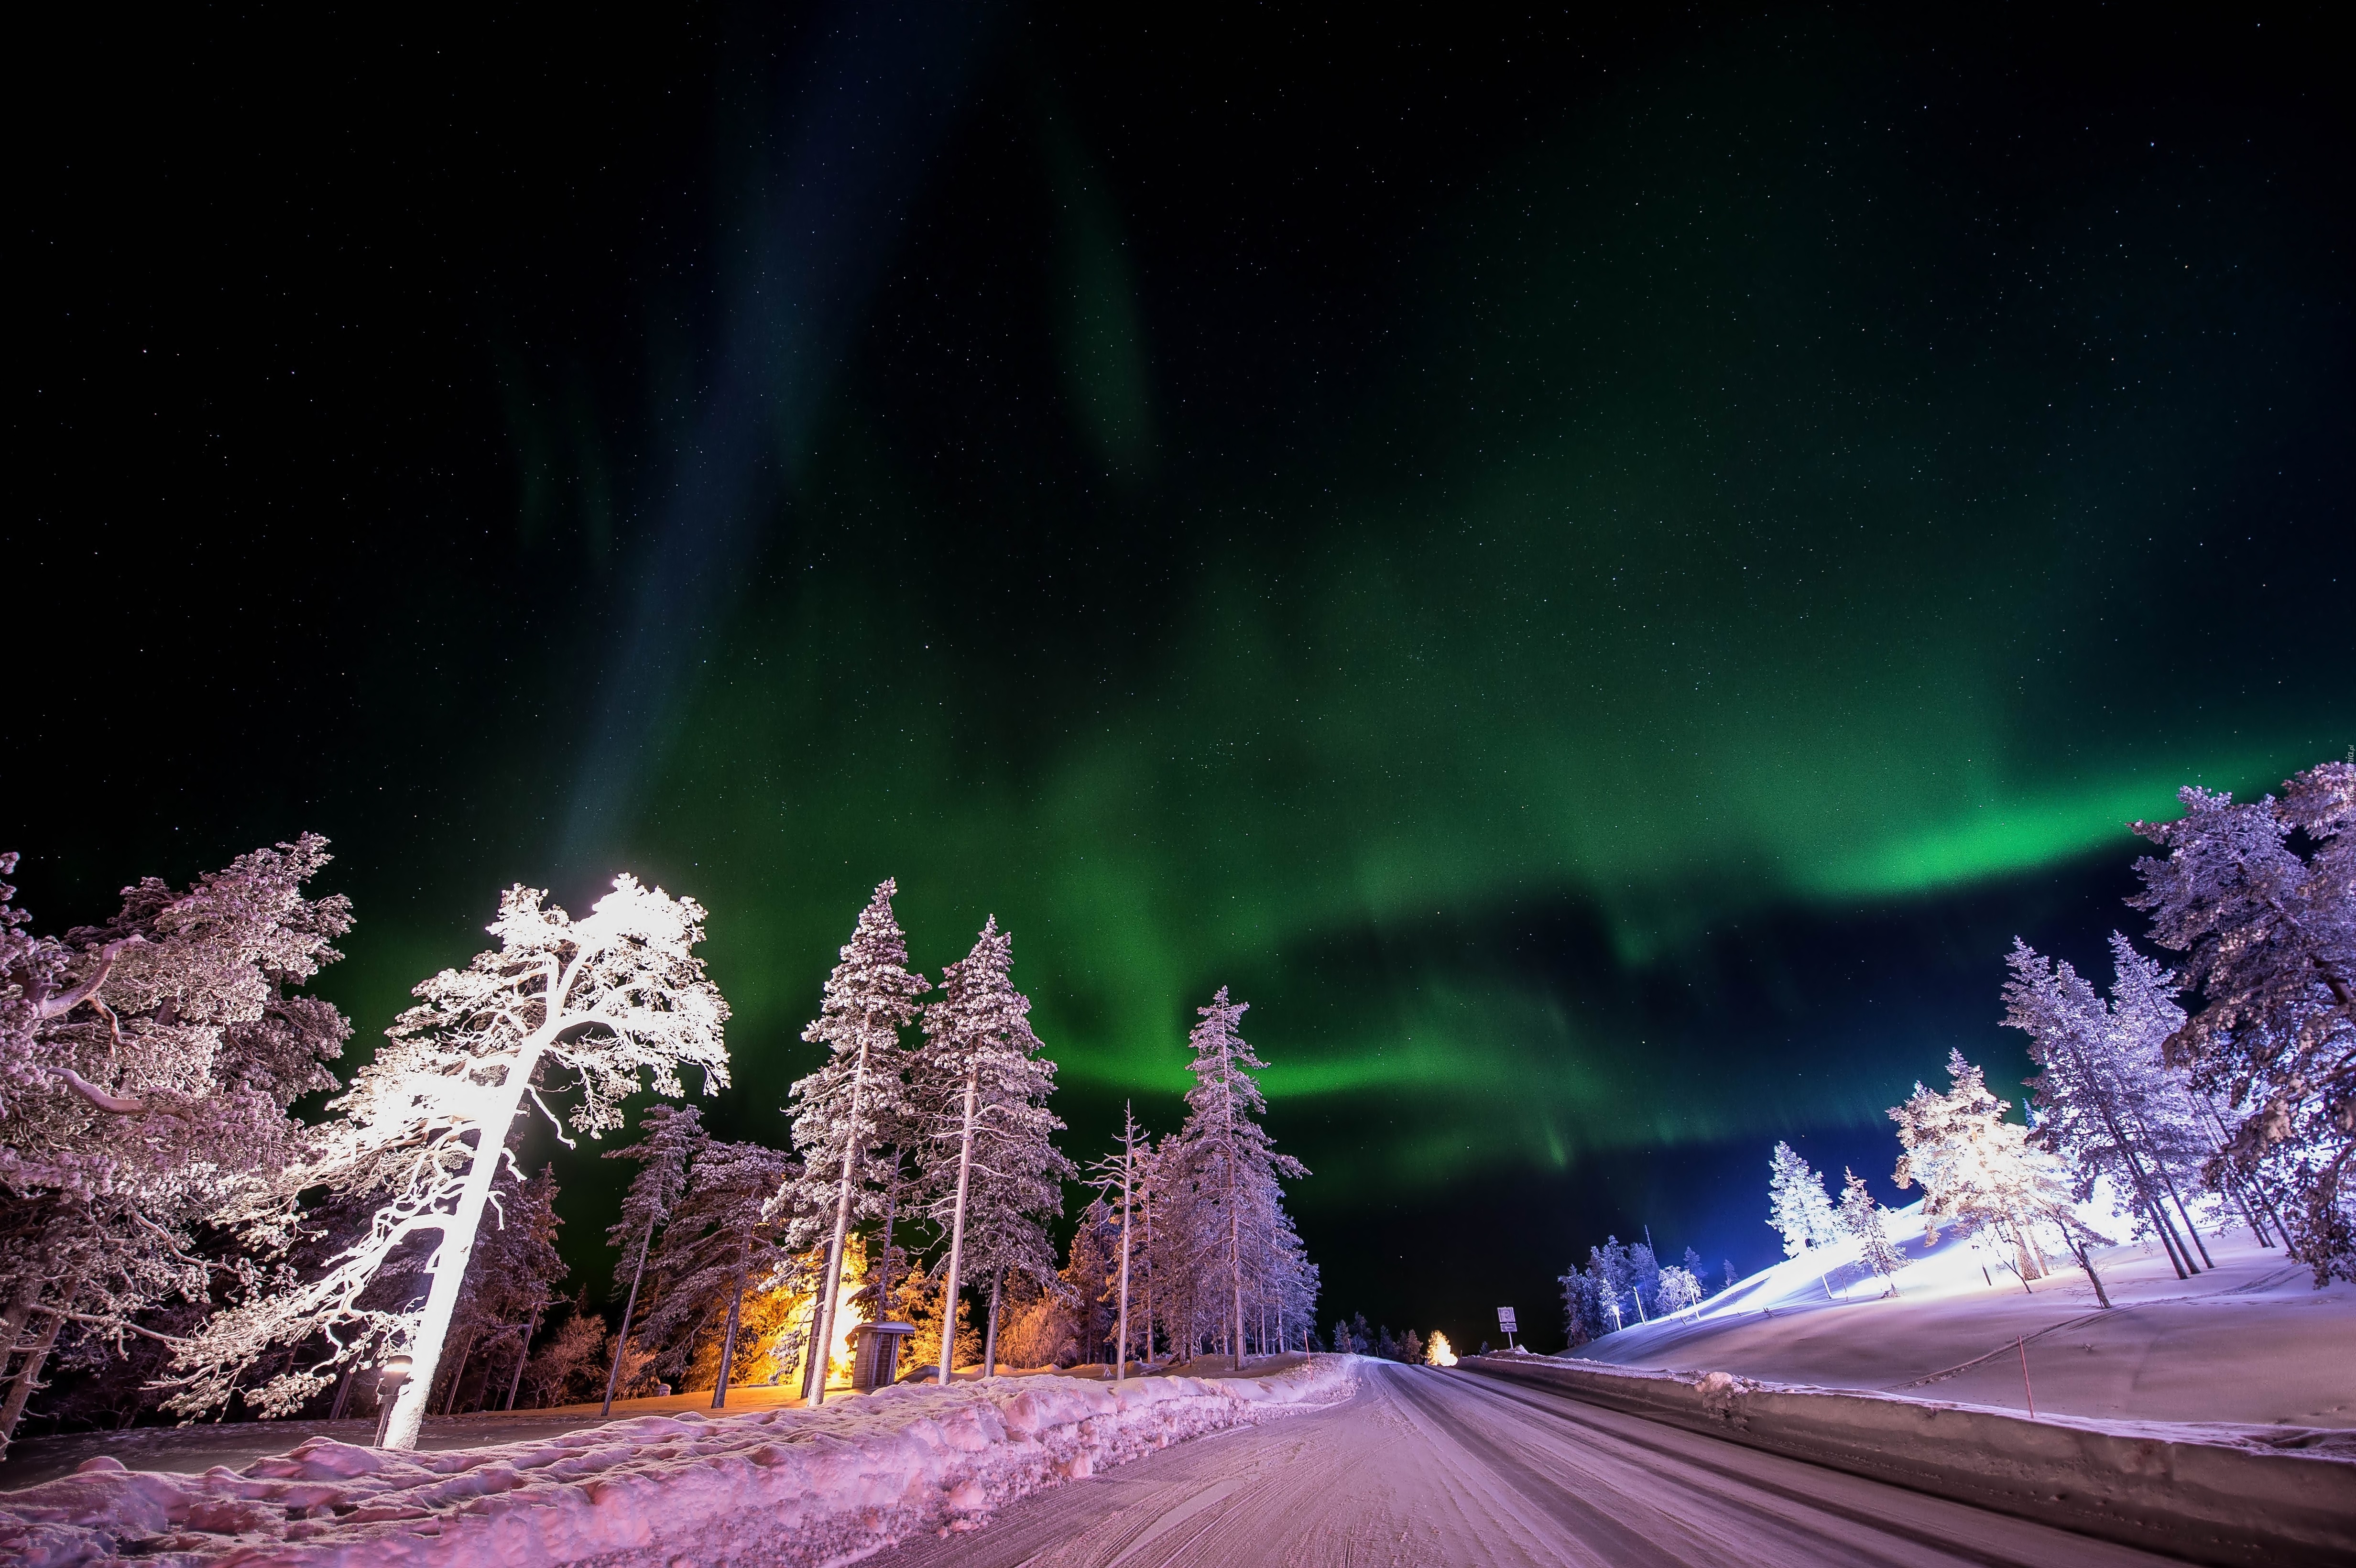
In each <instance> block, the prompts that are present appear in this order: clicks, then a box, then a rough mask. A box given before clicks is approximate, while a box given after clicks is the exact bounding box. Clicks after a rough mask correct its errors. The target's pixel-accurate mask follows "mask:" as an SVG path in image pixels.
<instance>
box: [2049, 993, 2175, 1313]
mask: <svg viewBox="0 0 2356 1568" xmlns="http://www.w3.org/2000/svg"><path fill="white" fill-rule="evenodd" d="M2070 1054H2071V1056H2072V1058H2074V1059H2075V1060H2076V1061H2077V1063H2078V1076H2079V1078H2080V1079H2081V1080H2082V1081H2083V1083H2085V1084H2086V1086H2087V1087H2088V1088H2089V1089H2091V1090H2093V1091H2094V1108H2095V1109H2096V1110H2098V1111H2100V1112H2101V1113H2102V1114H2103V1126H2104V1130H2105V1131H2107V1132H2108V1133H2109V1134H2110V1135H2111V1142H2112V1144H2113V1145H2114V1146H2115V1147H2117V1149H2118V1151H2119V1157H2120V1158H2122V1159H2124V1160H2126V1165H2127V1173H2128V1174H2129V1175H2130V1176H2131V1177H2133V1178H2134V1179H2135V1187H2136V1196H2137V1197H2139V1198H2141V1199H2142V1200H2143V1205H2144V1207H2145V1208H2146V1209H2147V1210H2148V1211H2150V1212H2151V1215H2152V1218H2153V1220H2154V1221H2156V1223H2157V1224H2158V1229H2159V1231H2160V1232H2161V1244H2162V1245H2163V1246H2164V1247H2166V1248H2167V1250H2168V1261H2169V1264H2171V1265H2172V1266H2173V1267H2174V1268H2175V1270H2176V1277H2177V1278H2179V1279H2190V1278H2191V1277H2192V1275H2191V1274H2188V1273H2186V1272H2185V1269H2186V1265H2187V1264H2190V1262H2191V1261H2192V1260H2191V1254H2190V1253H2185V1254H2184V1255H2183V1256H2181V1257H2179V1255H2178V1249H2179V1247H2180V1246H2181V1244H2182V1243H2179V1242H2178V1241H2177V1240H2176V1237H2175V1234H2174V1232H2171V1231H2170V1230H2169V1225H2168V1216H2167V1214H2166V1213H2165V1212H2163V1211H2161V1209H2160V1206H2159V1194H2158V1193H2157V1192H2155V1191H2153V1190H2152V1185H2151V1179H2149V1178H2148V1177H2147V1176H2145V1175H2144V1173H2143V1165H2142V1162H2141V1161H2139V1160H2137V1159H2136V1154H2135V1146H2134V1145H2132V1144H2130V1143H2129V1142H2128V1141H2127V1135H2126V1128H2124V1127H2122V1126H2120V1125H2119V1114H2118V1107H2116V1106H2115V1105H2114V1104H2111V1098H2110V1096H2109V1094H2107V1093H2104V1090H2103V1089H2102V1087H2101V1085H2100V1083H2098V1082H2097V1080H2096V1078H2095V1075H2094V1065H2093V1063H2091V1062H2089V1061H2087V1060H2086V1053H2085V1052H2084V1051H2082V1050H2080V1049H2079V1047H2078V1044H2077V1042H2076V1041H2075V1040H2072V1042H2071V1045H2070ZM2199 1272H2200V1271H2199V1270H2197V1269H2195V1270H2193V1271H2192V1273H2193V1274H2197V1273H2199Z"/></svg>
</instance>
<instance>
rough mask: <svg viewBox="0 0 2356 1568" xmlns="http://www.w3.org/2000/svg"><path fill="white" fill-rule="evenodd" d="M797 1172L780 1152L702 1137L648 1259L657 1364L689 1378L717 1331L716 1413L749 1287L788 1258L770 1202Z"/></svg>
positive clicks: (650, 1338)
mask: <svg viewBox="0 0 2356 1568" xmlns="http://www.w3.org/2000/svg"><path fill="white" fill-rule="evenodd" d="M797 1174H798V1172H797V1170H796V1168H795V1166H794V1162H793V1161H792V1160H791V1159H790V1158H789V1157H787V1156H786V1155H784V1154H782V1153H780V1152H778V1151H777V1150H776V1149H773V1148H765V1147H762V1146H761V1145H759V1144H749V1143H744V1144H739V1143H722V1142H720V1141H719V1140H717V1139H714V1138H707V1139H705V1140H703V1141H702V1142H701V1144H699V1145H698V1146H697V1147H696V1149H695V1154H694V1161H693V1163H692V1164H691V1165H690V1166H689V1168H688V1178H687V1190H686V1192H685V1193H684V1194H683V1195H682V1196H681V1197H680V1200H679V1203H678V1206H677V1207H676V1208H675V1209H674V1210H673V1211H672V1212H671V1217H670V1220H669V1223H667V1224H665V1225H664V1226H663V1228H662V1236H661V1239H660V1240H659V1242H658V1243H656V1245H655V1250H654V1256H653V1257H652V1258H651V1259H650V1260H649V1261H648V1273H649V1274H651V1275H652V1276H653V1278H654V1281H655V1292H654V1296H655V1305H654V1309H653V1310H652V1311H650V1312H649V1313H648V1315H647V1318H646V1322H645V1325H644V1326H643V1327H642V1328H640V1329H639V1331H638V1337H639V1339H641V1340H642V1341H643V1342H644V1343H645V1344H646V1345H647V1347H648V1349H654V1350H655V1351H656V1364H657V1366H658V1367H659V1368H661V1369H662V1370H663V1371H664V1373H665V1374H666V1375H673V1376H678V1377H680V1380H681V1381H684V1377H683V1375H684V1373H685V1371H686V1370H687V1367H688V1365H689V1363H690V1362H691V1361H692V1360H694V1359H695V1354H696V1351H697V1350H698V1349H699V1348H701V1345H702V1344H703V1343H705V1342H706V1341H707V1340H710V1339H714V1338H716V1339H718V1341H719V1346H720V1357H719V1368H718V1381H716V1382H715V1383H714V1385H713V1388H712V1408H713V1409H714V1410H718V1409H721V1408H723V1406H725V1405H726V1403H727V1402H728V1381H729V1371H730V1368H731V1366H732V1364H733V1362H734V1359H735V1351H736V1330H737V1323H738V1318H739V1316H740V1314H741V1312H742V1310H743V1307H744V1293H745V1291H746V1290H748V1289H750V1288H753V1287H755V1286H756V1285H763V1284H766V1283H768V1282H770V1281H771V1280H773V1279H775V1278H776V1276H777V1275H778V1274H779V1273H780V1271H781V1270H783V1269H784V1268H785V1266H786V1265H787V1257H786V1254H785V1253H782V1252H780V1251H779V1250H778V1248H777V1245H776V1232H777V1227H776V1226H775V1225H774V1224H773V1223H772V1222H771V1216H772V1215H773V1214H774V1212H775V1211H774V1209H773V1208H772V1207H771V1205H770V1200H771V1198H773V1197H774V1196H775V1195H776V1191H777V1189H779V1188H780V1187H782V1186H784V1185H785V1184H786V1183H787V1181H789V1180H791V1179H793V1178H794V1177H795V1176H796V1175H797Z"/></svg>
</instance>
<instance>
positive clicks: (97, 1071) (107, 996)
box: [0, 834, 352, 1453]
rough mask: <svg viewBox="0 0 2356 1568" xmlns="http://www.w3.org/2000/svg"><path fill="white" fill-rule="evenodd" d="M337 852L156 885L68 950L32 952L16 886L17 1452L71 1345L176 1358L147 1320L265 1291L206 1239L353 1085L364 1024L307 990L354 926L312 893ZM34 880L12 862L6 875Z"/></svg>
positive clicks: (4, 1227)
mask: <svg viewBox="0 0 2356 1568" xmlns="http://www.w3.org/2000/svg"><path fill="white" fill-rule="evenodd" d="M329 859H330V857H329V856H328V854H327V840H326V839H324V838H321V837H318V836H317V835H316V834H305V835H304V836H303V837H301V838H299V839H297V840H296V841H295V842H294V843H292V844H281V845H279V846H277V847H276V848H269V849H258V850H255V851H254V852H253V853H252V854H249V855H244V856H241V857H240V858H239V859H237V860H235V861H234V862H232V863H231V864H230V866H229V867H228V868H226V869H222V870H220V871H215V872H211V873H209V874H208V875H206V876H203V877H200V878H198V880H197V881H196V882H195V883H194V884H193V885H191V886H190V887H189V888H188V889H187V891H175V890H174V889H172V888H169V887H167V886H166V885H165V884H164V883H163V882H161V881H159V880H156V879H155V878H153V877H150V878H147V879H145V880H142V881H140V882H138V883H137V884H135V885H134V886H132V887H128V888H125V889H123V905H122V908H121V910H120V912H118V913H117V914H116V915H115V916H114V918H113V919H112V920H111V921H109V922H108V923H105V924H104V925H100V926H91V927H83V928H80V929H77V930H74V931H71V932H69V933H66V935H65V936H64V937H62V938H59V937H47V936H37V935H35V934H33V933H32V932H31V931H30V930H29V926H30V923H31V922H30V919H29V917H28V915H27V913H26V912H25V911H23V910H21V909H19V908H18V907H16V902H15V891H16V890H15V889H14V888H12V887H10V886H8V885H7V884H6V883H5V882H0V1193H5V1201H0V1386H5V1394H4V1395H0V1453H5V1451H6V1447H7V1440H8V1436H9V1435H10V1434H11V1433H12V1432H13V1431H14V1430H15V1428H16V1422H17V1420H18V1418H19V1417H20V1416H21V1415H22V1414H23V1413H24V1411H25V1408H26V1403H27V1400H28V1399H29V1397H30V1396H31V1394H32V1392H34V1390H35V1389H36V1388H37V1387H38V1386H40V1379H41V1372H42V1370H43V1367H44V1365H45V1363H46V1362H47V1360H48V1357H49V1355H50V1353H51V1351H52V1350H54V1349H57V1348H58V1347H59V1344H60V1343H61V1342H62V1343H64V1344H65V1345H66V1346H68V1347H69V1348H71V1347H72V1346H73V1344H74V1340H75V1339H84V1340H96V1341H103V1342H106V1343H109V1344H111V1345H112V1347H113V1348H114V1349H115V1350H116V1351H118V1352H119V1351H120V1350H121V1349H122V1348H123V1346H124V1345H125V1343H126V1342H127V1341H126V1339H125V1337H126V1336H134V1335H135V1336H139V1337H141V1338H143V1339H147V1340H150V1341H155V1340H162V1341H164V1342H165V1343H166V1344H167V1345H171V1346H173V1347H174V1348H175V1349H177V1341H176V1340H173V1339H169V1338H168V1337H166V1336H163V1335H159V1334H157V1333H155V1331H154V1330H153V1329H152V1328H147V1327H144V1326H143V1325H142V1324H141V1323H140V1322H139V1318H140V1317H142V1315H144V1314H145V1313H146V1312H148V1311H149V1310H150V1309H151V1308H154V1307H160V1306H162V1305H164V1304H165V1303H166V1302H167V1301H169V1300H172V1299H173V1298H176V1297H177V1298H178V1299H179V1300H181V1301H183V1302H187V1303H193V1304H197V1305H198V1306H206V1305H209V1303H210V1302H211V1301H212V1300H213V1299H215V1291H216V1286H226V1287H227V1288H228V1289H230V1291H236V1290H241V1289H251V1288H253V1287H254V1286H255V1285H256V1283H257V1282H256V1278H255V1276H254V1275H253V1274H252V1272H251V1270H250V1268H249V1266H248V1265H247V1264H246V1263H245V1262H244V1260H242V1259H241V1258H239V1257H237V1256H236V1255H235V1254H234V1253H229V1254H228V1255H226V1256H224V1255H222V1249H221V1248H219V1247H216V1246H213V1245H212V1244H210V1243H200V1242H199V1235H200V1232H202V1231H203V1229H204V1228H205V1227H207V1226H209V1225H213V1224H216V1223H218V1222H219V1221H222V1220H223V1219H224V1218H225V1217H228V1216H230V1215H232V1214H233V1213H235V1212H236V1211H238V1209H239V1207H240V1206H241V1204H243V1203H245V1202H247V1201H248V1200H251V1199H252V1196H253V1194H254V1192H255V1190H256V1189H257V1188H258V1187H260V1186H261V1185H262V1184H264V1183H266V1182H268V1181H269V1180H271V1179H273V1178H274V1177H275V1175H276V1174H277V1172H278V1171H279V1170H280V1169H282V1168H284V1166H285V1165H286V1164H287V1163H288V1162H289V1161H290V1160H292V1159H294V1158H295V1157H297V1151H298V1150H299V1148H300V1147H301V1143H302V1134H301V1129H300V1128H299V1127H298V1126H297V1125H296V1124H295V1122H294V1121H293V1120H292V1119H291V1118H290V1117H289V1115H287V1107H288V1106H289V1105H290V1104H292V1103H293V1102H294V1101H295V1099H297V1098H298V1097H300V1096H301V1095H304V1094H307V1093H313V1092H315V1091H317V1090H321V1089H327V1088H332V1087H333V1086H334V1085H335V1082H336V1080H335V1078H334V1077H333V1076H332V1075H331V1074H330V1073H329V1072H327V1067H326V1065H325V1064H326V1063H327V1061H330V1060H332V1059H333V1058H335V1057H336V1056H337V1055H338V1054H339V1053H340V1052H341V1051H342V1049H343V1043H344V1040H346V1039H347V1038H348V1036H349V1034H350V1033H351V1026H350V1025H349V1024H348V1023H347V1022H346V1021H345V1019H344V1018H343V1015H342V1014H340V1013H338V1012H337V1010H336V1009H335V1008H333V1007H331V1006H329V1005H328V1004H327V1003H326V1002H324V1001H321V1000H319V999H318V998H316V997H308V996H305V995H303V994H302V992H301V989H300V987H303V986H304V985H305V983H307V982H308V981H309V980H310V979H311V978H312V977H313V976H315V975H316V974H317V973H318V971H319V969H320V968H321V967H322V966H324V965H327V964H331V963H333V962H335V961H336V959H337V956H338V955H337V952H336V950H335V948H334V947H333V946H331V945H330V944H331V943H332V942H333V940H334V939H335V938H336V937H338V936H340V935H342V934H343V933H345V932H347V931H348V930H349V929H351V924H352V917H351V905H350V902H349V901H348V900H346V899H344V898H342V897H340V896H334V897H327V898H320V899H313V898H309V897H306V896H305V893H304V891H303V890H304V884H305V882H306V881H308V880H310V879H312V878H313V877H315V876H316V875H317V874H318V873H319V871H320V870H321V869H323V868H324V867H326V865H327V862H328V860H329ZM15 869H16V856H15V855H14V854H13V853H12V854H5V855H0V876H5V875H7V874H9V873H12V872H13V871H14V870H15ZM218 1233H219V1232H215V1234H216V1235H217V1234H218ZM294 1240H295V1238H294V1237H293V1236H292V1235H291V1234H288V1233H286V1232H284V1231H283V1230H281V1231H280V1232H277V1233H275V1234H274V1235H273V1238H272V1244H273V1245H284V1244H287V1243H291V1242H292V1241H294ZM28 1334H29V1338H27V1335H28Z"/></svg>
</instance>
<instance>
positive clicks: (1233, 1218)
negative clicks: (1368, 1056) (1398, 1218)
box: [1178, 986, 1309, 1371]
mask: <svg viewBox="0 0 2356 1568" xmlns="http://www.w3.org/2000/svg"><path fill="white" fill-rule="evenodd" d="M1249 1007H1250V1004H1249V1003H1248V1002H1235V1001H1230V1000H1228V999H1227V988H1226V987H1225V986H1222V987H1219V992H1218V995H1217V996H1215V997H1212V998H1211V1003H1210V1006H1208V1007H1205V1008H1195V1009H1194V1010H1195V1012H1196V1013H1197V1014H1198V1015H1200V1017H1201V1018H1202V1020H1203V1021H1202V1022H1200V1023H1198V1024H1196V1025H1195V1026H1194V1030H1193V1031H1192V1033H1190V1034H1189V1035H1188V1037H1187V1043H1188V1044H1189V1045H1190V1046H1192V1047H1193V1049H1194V1061H1192V1062H1190V1063H1189V1064H1188V1066H1189V1069H1190V1070H1191V1071H1192V1072H1193V1073H1194V1087H1193V1088H1191V1089H1189V1090H1188V1091H1187V1092H1186V1122H1185V1125H1183V1127H1181V1128H1180V1129H1179V1132H1178V1147H1179V1150H1180V1160H1181V1163H1182V1164H1183V1168H1184V1171H1185V1175H1186V1180H1187V1185H1188V1187H1189V1189H1191V1193H1192V1196H1193V1200H1194V1202H1193V1208H1194V1216H1193V1218H1194V1224H1193V1226H1192V1229H1194V1232H1196V1235H1197V1236H1198V1237H1199V1238H1201V1239H1202V1240H1203V1241H1207V1242H1210V1243H1212V1244H1213V1245H1214V1246H1215V1247H1216V1248H1217V1249H1218V1253H1219V1254H1222V1255H1223V1261H1224V1263H1225V1265H1226V1267H1225V1273H1226V1285H1227V1290H1226V1296H1227V1299H1226V1302H1225V1303H1224V1304H1223V1305H1224V1306H1225V1307H1226V1317H1227V1322H1226V1325H1225V1327H1226V1329H1227V1331H1228V1340H1227V1343H1228V1349H1229V1353H1230V1354H1231V1356H1232V1357H1233V1359H1234V1361H1235V1367H1236V1370H1237V1371H1242V1370H1243V1366H1244V1335H1245V1324H1244V1290H1245V1281H1246V1276H1247V1275H1248V1273H1251V1272H1254V1271H1256V1270H1258V1269H1261V1268H1264V1267H1265V1266H1266V1265H1267V1264H1269V1262H1270V1261H1271V1255H1272V1254H1273V1253H1276V1252H1277V1250H1278V1249H1279V1247H1280V1242H1281V1238H1282V1237H1283V1235H1284V1234H1285V1233H1286V1232H1287V1231H1288V1230H1289V1228H1290V1227H1289V1224H1288V1222H1287V1221H1285V1217H1284V1190H1283V1189H1282V1187H1281V1186H1280V1185H1279V1182H1280V1179H1281V1178H1284V1177H1288V1176H1290V1177H1302V1176H1306V1175H1308V1174H1309V1169H1308V1168H1307V1167H1306V1166H1304V1165H1302V1164H1301V1162H1300V1161H1299V1160H1297V1159H1295V1158H1293V1157H1291V1156H1290V1155H1287V1154H1279V1153H1277V1152H1276V1147H1275V1145H1274V1143H1273V1142H1272V1141H1271V1140H1270V1139H1269V1136H1268V1129H1267V1128H1265V1127H1263V1126H1261V1125H1259V1122H1258V1120H1257V1118H1258V1117H1259V1116H1262V1115H1266V1114H1267V1112H1268V1101H1267V1099H1266V1097H1265V1096H1263V1095H1262V1094H1261V1093H1260V1087H1259V1081H1258V1079H1256V1078H1254V1077H1253V1076H1252V1074H1253V1072H1256V1071H1264V1070H1265V1069H1266V1068H1267V1066H1268V1064H1267V1063H1266V1062H1264V1061H1261V1060H1260V1059H1259V1058H1258V1056H1256V1055H1254V1054H1253V1053H1252V1048H1251V1046H1250V1045H1249V1044H1248V1043H1247V1042H1246V1041H1245V1040H1244V1037H1243V1035H1242V1033H1241V1031H1240V1029H1239V1028H1238V1026H1239V1025H1240V1024H1241V1023H1242V1021H1243V1016H1244V1014H1245V1012H1246V1011H1248V1008H1249ZM1198 1255H1199V1254H1198Z"/></svg>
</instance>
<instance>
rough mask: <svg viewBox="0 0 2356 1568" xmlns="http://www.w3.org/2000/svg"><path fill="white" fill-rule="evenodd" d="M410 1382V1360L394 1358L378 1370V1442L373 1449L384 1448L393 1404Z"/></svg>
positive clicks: (373, 1444) (373, 1445)
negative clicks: (406, 1383) (385, 1432)
mask: <svg viewBox="0 0 2356 1568" xmlns="http://www.w3.org/2000/svg"><path fill="white" fill-rule="evenodd" d="M407 1381H409V1358H408V1357H407V1356H394V1357H392V1358H391V1360H387V1361H386V1362H385V1364H384V1365H383V1366H382V1367H380V1368H379V1369H378V1370H377V1374H376V1441H374V1442H373V1443H371V1444H369V1446H370V1447H372V1448H381V1447H383V1446H384V1431H385V1428H386V1427H387V1426H388V1425H390V1424H391V1422H392V1406H393V1402H394V1401H396V1400H398V1399H399V1398H400V1397H401V1385H402V1384H403V1383H405V1382H407Z"/></svg>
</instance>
